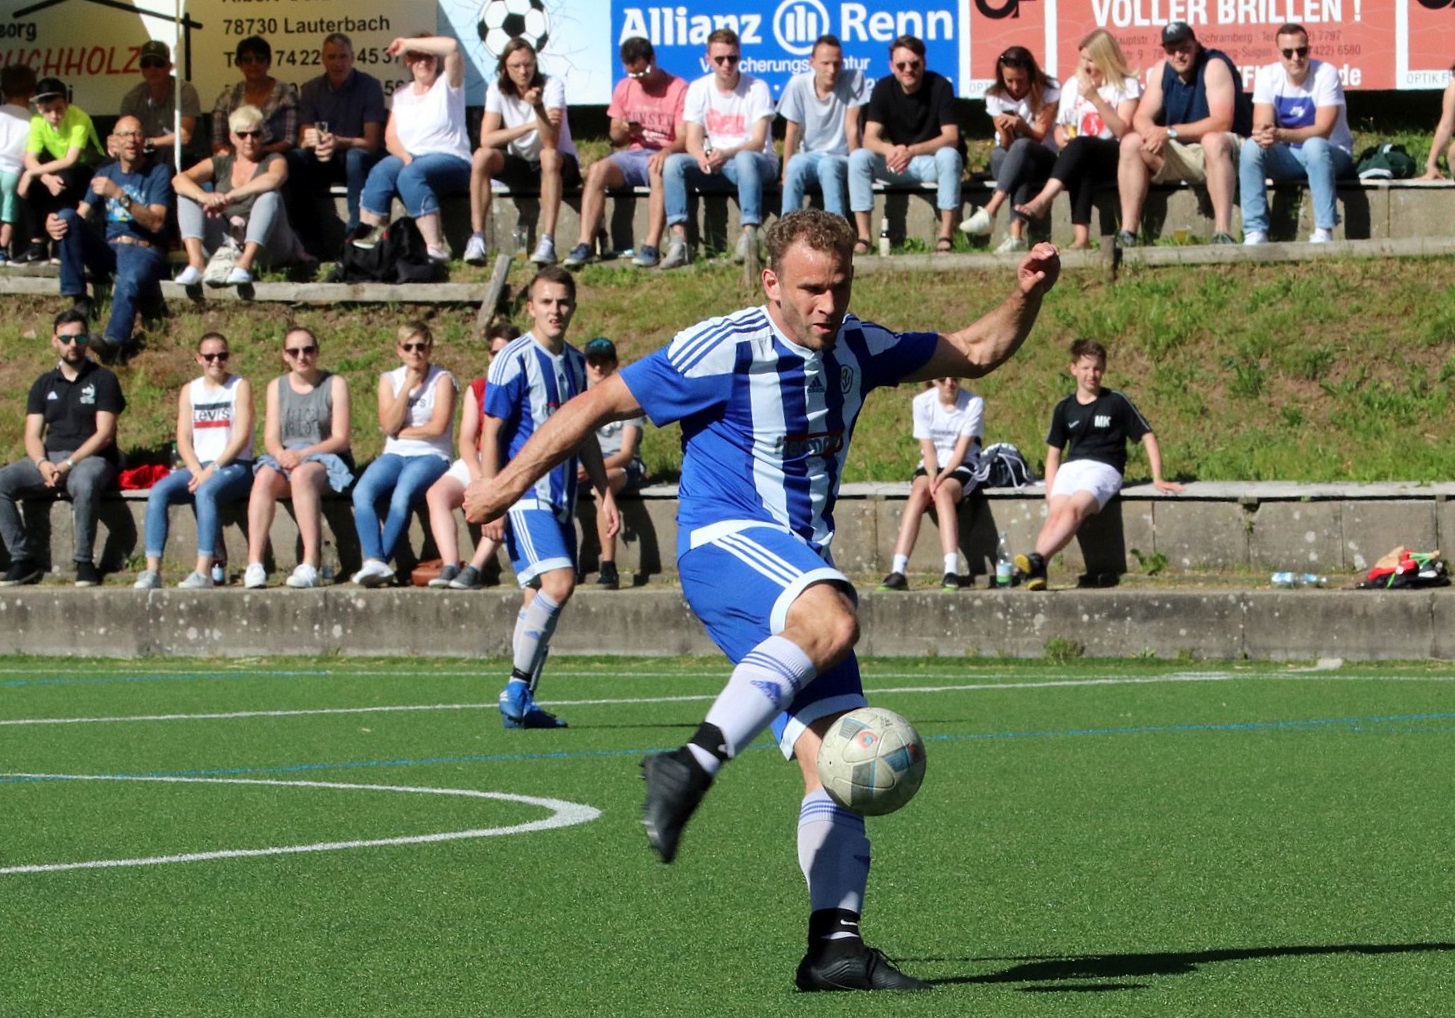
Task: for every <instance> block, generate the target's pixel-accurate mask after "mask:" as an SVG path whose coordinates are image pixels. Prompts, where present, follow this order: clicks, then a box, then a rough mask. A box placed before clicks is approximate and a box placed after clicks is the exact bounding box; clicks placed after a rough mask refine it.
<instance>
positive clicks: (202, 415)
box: [136, 332, 253, 590]
mask: <svg viewBox="0 0 1455 1018" xmlns="http://www.w3.org/2000/svg"><path fill="white" fill-rule="evenodd" d="M227 361H228V349H227V340H226V339H225V338H223V337H222V336H221V335H219V334H218V333H216V332H209V333H207V335H205V336H203V337H202V339H201V340H199V341H198V343H197V363H198V364H200V365H201V366H202V377H200V378H197V379H194V380H193V381H192V382H190V383H189V384H187V385H185V386H183V387H182V393H181V395H180V396H179V397H178V399H177V444H176V454H177V457H179V458H180V459H181V463H182V465H181V466H179V467H176V468H175V469H173V471H172V472H171V473H170V474H168V475H167V476H166V477H164V478H162V479H161V480H160V481H158V482H157V483H156V484H155V485H154V486H153V487H152V493H151V496H150V497H149V498H148V499H147V514H146V524H145V527H144V529H145V538H146V554H147V564H146V569H144V570H143V571H142V572H141V574H140V575H139V576H138V577H137V578H136V587H137V589H139V590H151V589H156V588H158V587H160V586H161V585H162V577H161V569H162V553H163V552H164V551H165V550H166V547H167V527H168V523H169V520H168V510H169V509H170V508H171V507H172V506H173V505H178V504H182V503H190V504H191V505H192V509H193V512H194V513H196V515H197V565H196V568H195V569H194V570H193V571H192V573H191V574H190V575H188V576H187V578H186V579H184V580H183V581H182V582H181V583H179V584H177V586H179V587H182V588H184V589H188V590H193V589H207V588H210V587H212V586H213V582H212V564H213V563H214V562H215V561H217V560H218V555H217V552H218V551H219V550H220V546H219V542H220V541H221V538H222V522H221V519H220V517H219V515H218V513H219V508H220V507H221V506H223V505H226V504H227V503H229V502H239V501H241V500H243V499H245V498H247V496H248V490H249V489H250V488H251V487H252V480H253V388H252V386H251V385H249V384H248V380H247V379H246V378H239V377H238V376H237V375H234V374H232V373H230V372H229V371H228V369H227Z"/></svg>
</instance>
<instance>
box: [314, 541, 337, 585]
mask: <svg viewBox="0 0 1455 1018" xmlns="http://www.w3.org/2000/svg"><path fill="white" fill-rule="evenodd" d="M319 557H320V558H321V559H322V561H321V562H320V563H319V565H320V566H321V567H322V568H320V569H319V571H318V573H319V576H321V577H322V578H323V583H324V585H325V586H327V585H328V584H330V583H332V582H333V579H334V577H335V576H337V575H338V566H337V565H336V564H335V559H334V553H333V542H332V541H324V542H323V553H322V555H320V556H319Z"/></svg>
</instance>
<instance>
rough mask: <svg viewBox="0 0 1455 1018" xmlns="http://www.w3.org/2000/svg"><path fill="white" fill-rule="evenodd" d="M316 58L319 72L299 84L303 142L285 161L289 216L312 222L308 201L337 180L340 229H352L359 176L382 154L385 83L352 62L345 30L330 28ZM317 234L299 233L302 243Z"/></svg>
mask: <svg viewBox="0 0 1455 1018" xmlns="http://www.w3.org/2000/svg"><path fill="white" fill-rule="evenodd" d="M320 59H321V60H322V62H323V73H322V74H320V75H319V76H318V77H316V78H314V79H312V80H311V81H305V82H304V83H303V87H302V88H301V89H299V100H298V122H299V124H300V125H301V129H300V131H299V136H300V137H301V138H302V140H303V144H302V146H301V147H300V148H296V149H293V151H292V152H291V153H290V157H291V158H290V159H289V161H288V173H289V178H290V181H289V186H288V194H289V211H288V219H289V221H290V222H292V223H295V224H307V223H312V222H315V221H316V220H317V218H318V217H317V215H316V214H315V213H314V210H313V209H312V208H311V207H308V203H311V202H312V201H313V200H314V196H315V195H316V194H318V193H320V192H322V191H326V190H327V188H328V186H329V185H330V184H334V183H340V184H343V185H344V186H345V187H347V188H348V192H347V193H348V198H347V201H348V210H349V220H348V224H347V226H346V228H345V229H346V231H347V232H348V233H353V232H354V229H355V228H356V227H357V226H358V225H359V196H360V195H362V194H363V193H364V180H365V179H366V178H367V177H368V176H369V169H370V167H372V166H373V165H374V164H375V163H377V162H378V161H379V160H380V159H382V158H383V157H384V122H385V121H387V120H388V119H389V111H388V110H386V109H385V108H384V86H383V85H381V84H379V79H378V78H376V77H374V76H373V75H372V74H365V73H364V72H363V71H361V70H359V69H357V68H356V67H354V43H353V40H352V39H350V38H349V37H348V36H347V35H344V34H343V33H342V32H333V33H331V34H330V35H327V36H325V37H324V40H323V48H322V50H321V54H320ZM300 232H304V231H300ZM307 232H314V231H307ZM317 239H318V238H317V237H316V236H313V237H310V236H304V237H303V240H304V242H305V243H308V242H315V243H316V241H317ZM310 246H312V244H310ZM314 253H315V254H322V253H323V252H321V251H316V252H314Z"/></svg>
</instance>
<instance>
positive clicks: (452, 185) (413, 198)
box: [360, 152, 470, 465]
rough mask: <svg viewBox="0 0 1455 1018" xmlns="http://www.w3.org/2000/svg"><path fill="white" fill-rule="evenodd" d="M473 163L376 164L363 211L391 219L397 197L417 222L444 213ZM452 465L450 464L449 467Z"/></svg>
mask: <svg viewBox="0 0 1455 1018" xmlns="http://www.w3.org/2000/svg"><path fill="white" fill-rule="evenodd" d="M469 191H470V160H468V159H461V158H460V157H459V156H452V155H447V154H445V153H443V152H432V153H430V154H429V155H425V156H415V157H414V159H413V160H411V161H410V163H409V165H408V166H405V165H404V160H402V159H400V158H399V157H398V156H385V157H384V158H383V159H380V160H379V161H378V162H377V163H375V164H374V168H373V169H371V170H370V171H369V176H368V178H367V179H366V180H365V181H364V196H363V198H362V199H360V207H361V208H362V209H363V210H364V211H365V212H369V213H372V214H373V215H376V216H379V217H380V218H383V219H388V218H389V206H390V205H391V204H392V203H393V201H394V196H395V195H396V194H397V195H399V200H400V201H401V202H403V203H404V209H405V211H406V212H408V213H409V214H410V215H411V216H414V217H415V218H416V219H417V218H419V217H420V216H427V215H430V214H431V213H434V212H438V211H439V210H440V200H439V196H440V195H441V194H468V193H469ZM446 465H448V464H446Z"/></svg>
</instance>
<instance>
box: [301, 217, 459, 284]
mask: <svg viewBox="0 0 1455 1018" xmlns="http://www.w3.org/2000/svg"><path fill="white" fill-rule="evenodd" d="M438 278H439V266H438V265H436V263H435V262H433V261H432V260H431V259H430V257H429V252H428V250H426V248H425V243H424V235H423V234H421V233H420V232H419V227H418V226H417V225H415V222H414V220H413V219H411V218H409V217H408V216H406V217H405V218H403V219H396V220H394V222H392V223H390V224H389V225H388V226H387V227H385V228H384V232H383V233H382V234H380V235H378V242H377V243H375V244H374V246H373V247H359V246H358V245H357V244H355V243H354V242H353V241H352V240H346V241H344V249H343V253H341V254H340V255H339V259H338V264H337V265H335V266H334V270H333V271H332V272H330V273H329V274H328V279H326V280H325V282H329V283H433V282H435V281H436V280H437V279H438Z"/></svg>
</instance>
